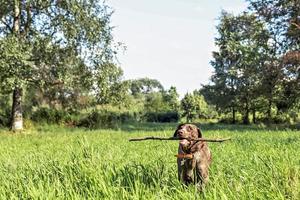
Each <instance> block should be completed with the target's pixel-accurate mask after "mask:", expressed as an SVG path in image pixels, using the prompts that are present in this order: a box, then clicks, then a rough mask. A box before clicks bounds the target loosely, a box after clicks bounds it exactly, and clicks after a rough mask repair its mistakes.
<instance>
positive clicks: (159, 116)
mask: <svg viewBox="0 0 300 200" xmlns="http://www.w3.org/2000/svg"><path fill="white" fill-rule="evenodd" d="M142 118H143V120H144V121H146V122H161V123H166V122H178V121H179V119H180V114H179V112H176V111H165V112H146V113H145V114H144V115H143V117H142Z"/></svg>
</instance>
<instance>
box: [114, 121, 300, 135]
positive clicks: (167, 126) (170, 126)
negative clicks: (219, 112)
mask: <svg viewBox="0 0 300 200" xmlns="http://www.w3.org/2000/svg"><path fill="white" fill-rule="evenodd" d="M178 124H180V123H126V124H122V125H120V126H119V127H118V128H117V129H119V130H122V131H128V132H130V131H170V136H171V134H172V133H173V132H174V131H175V129H176V128H177V126H178ZM195 124H196V125H197V126H198V127H200V128H201V130H202V131H204V132H205V131H214V130H215V131H217V130H228V131H239V132H246V131H265V130H272V131H277V130H278V131H283V130H300V124H294V125H287V124H270V125H265V124H251V125H243V124H221V123H195Z"/></svg>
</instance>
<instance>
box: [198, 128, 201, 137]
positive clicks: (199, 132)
mask: <svg viewBox="0 0 300 200" xmlns="http://www.w3.org/2000/svg"><path fill="white" fill-rule="evenodd" d="M197 131H198V138H202V132H201V130H200V128H197Z"/></svg>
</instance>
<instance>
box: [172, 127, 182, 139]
mask: <svg viewBox="0 0 300 200" xmlns="http://www.w3.org/2000/svg"><path fill="white" fill-rule="evenodd" d="M182 125H183V124H179V125H178V126H177V128H176V130H175V132H174V134H173V137H177V130H178V129H179V128H180V127H181V126H182Z"/></svg>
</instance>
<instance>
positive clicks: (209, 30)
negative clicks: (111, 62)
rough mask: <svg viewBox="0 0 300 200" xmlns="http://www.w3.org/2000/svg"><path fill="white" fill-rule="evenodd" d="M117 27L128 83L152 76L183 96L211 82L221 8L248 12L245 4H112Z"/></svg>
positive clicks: (156, 0)
mask: <svg viewBox="0 0 300 200" xmlns="http://www.w3.org/2000/svg"><path fill="white" fill-rule="evenodd" d="M106 2H107V4H108V5H109V6H111V7H112V8H113V9H114V11H115V12H114V14H113V15H112V25H113V26H115V28H114V31H113V35H114V39H115V41H117V42H122V43H124V45H125V46H126V50H125V51H124V52H123V51H120V52H119V55H118V59H119V62H120V66H121V68H122V69H123V71H124V78H125V79H136V78H144V77H148V78H153V79H157V80H158V81H160V82H161V83H162V85H163V86H164V88H165V89H168V88H170V86H175V87H176V88H177V91H178V93H179V94H180V96H181V97H182V96H183V95H184V94H185V93H187V92H192V91H193V90H195V89H199V88H201V84H207V83H209V78H210V76H211V75H212V72H213V68H212V67H211V66H210V64H209V62H210V60H212V51H213V50H215V49H216V47H215V46H214V37H215V36H216V33H217V32H216V28H215V26H216V25H217V24H218V17H219V16H220V13H221V11H222V9H224V10H226V11H228V12H232V13H234V14H237V13H240V12H241V11H243V10H245V8H246V7H247V4H246V3H245V2H244V0H107V1H106Z"/></svg>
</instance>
